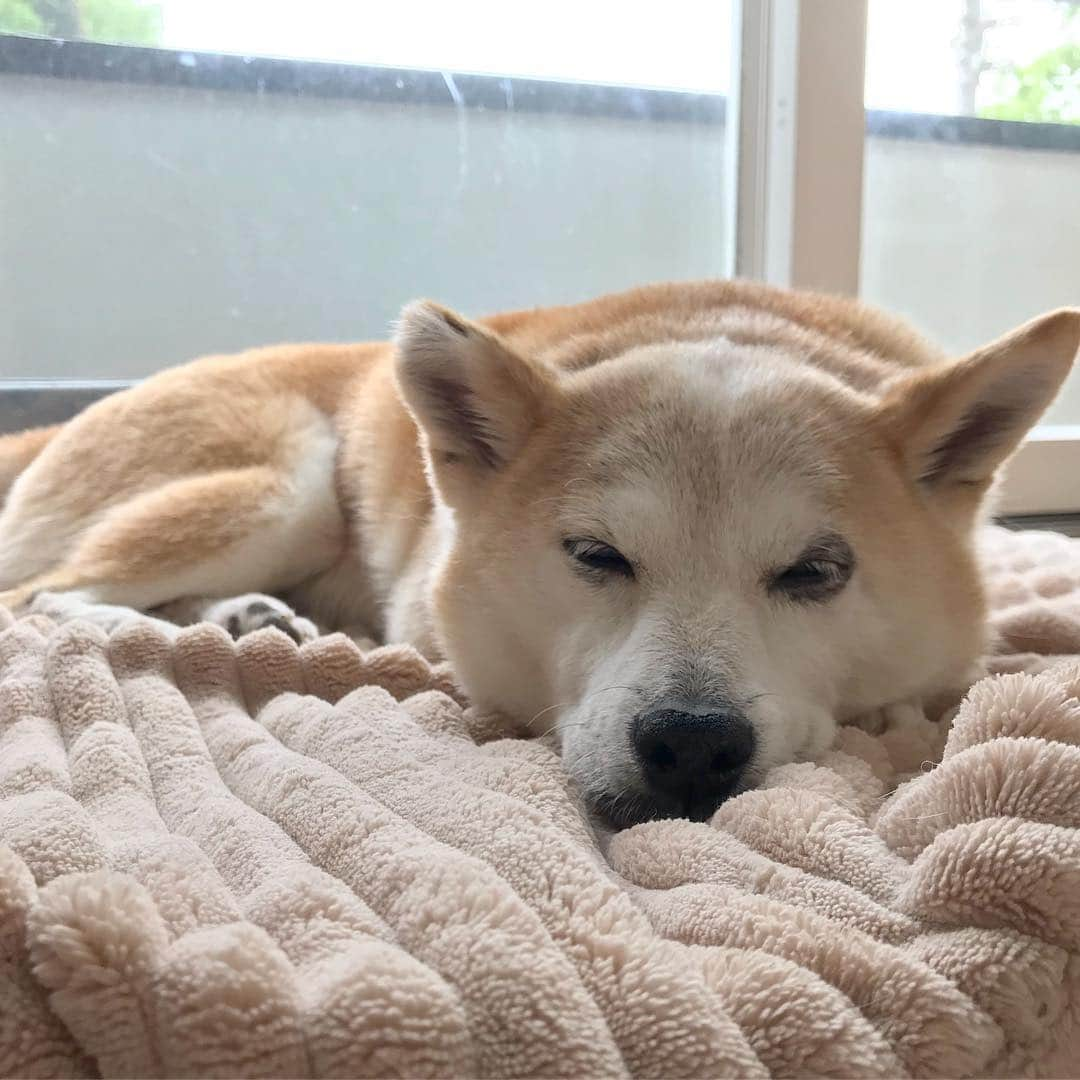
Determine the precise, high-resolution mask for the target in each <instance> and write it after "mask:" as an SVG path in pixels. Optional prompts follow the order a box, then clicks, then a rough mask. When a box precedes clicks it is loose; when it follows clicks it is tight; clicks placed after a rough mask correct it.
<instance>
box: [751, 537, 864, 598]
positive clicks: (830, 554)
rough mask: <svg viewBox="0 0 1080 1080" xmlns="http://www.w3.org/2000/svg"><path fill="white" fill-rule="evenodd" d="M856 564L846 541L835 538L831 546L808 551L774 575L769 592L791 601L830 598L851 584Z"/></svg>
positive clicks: (821, 546) (822, 546)
mask: <svg viewBox="0 0 1080 1080" xmlns="http://www.w3.org/2000/svg"><path fill="white" fill-rule="evenodd" d="M854 567H855V559H854V556H853V555H852V553H851V549H850V548H849V547H848V546H847V544H845V543H844V542H843V541H840V540H839V539H836V540H832V541H831V542H830V543H829V545H828V546H825V545H820V546H817V547H815V548H814V549H811V550H807V551H806V552H804V553H803V556H802V558H801V559H799V561H798V562H794V563H792V564H791V565H790V566H788V567H785V569H783V570H781V571H779V572H778V573H776V574H774V575H773V577H772V579H771V580H770V581H769V591H770V592H772V593H780V594H781V595H783V596H786V597H788V598H789V599H791V600H805V601H813V600H827V599H828V598H829V597H831V596H833V595H834V594H835V593H838V592H839V591H840V590H841V589H842V588H843V587H844V586H845V585H846V584H847V583H848V580H849V579H850V577H851V573H852V570H853V569H854Z"/></svg>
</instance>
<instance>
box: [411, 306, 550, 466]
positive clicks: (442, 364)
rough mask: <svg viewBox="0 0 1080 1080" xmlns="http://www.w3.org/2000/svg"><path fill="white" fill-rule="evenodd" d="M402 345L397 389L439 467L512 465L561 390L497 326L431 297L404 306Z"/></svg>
mask: <svg viewBox="0 0 1080 1080" xmlns="http://www.w3.org/2000/svg"><path fill="white" fill-rule="evenodd" d="M395 344H396V346H397V359H396V368H395V373H396V377H397V385H398V392H399V393H400V394H401V398H402V400H403V401H404V402H405V404H406V406H407V407H408V409H409V411H410V412H411V413H412V415H413V417H414V418H415V420H416V423H417V426H418V427H419V428H420V431H421V433H422V434H423V437H424V441H425V444H426V448H427V451H428V454H429V456H430V459H431V465H432V468H433V469H435V470H436V472H437V473H440V474H442V473H443V471H444V470H446V469H453V470H455V471H457V472H459V473H460V472H462V471H469V472H471V473H477V472H479V473H483V472H485V471H490V470H495V469H498V468H500V467H501V466H503V465H505V464H506V463H507V462H508V461H509V460H510V459H511V458H513V456H514V455H515V454H516V453H517V452H518V450H519V449H520V448H521V446H522V445H523V443H524V442H525V440H526V439H527V438H528V436H529V433H530V432H531V431H532V429H533V428H534V427H535V426H536V425H537V424H538V423H539V422H540V421H541V419H542V418H543V417H544V415H545V414H546V412H547V409H548V406H549V404H550V401H551V399H552V398H553V396H554V392H555V387H554V381H553V379H552V376H551V374H550V372H548V371H546V370H545V369H544V368H542V367H541V366H540V365H538V364H535V363H533V362H531V361H530V360H528V359H527V358H526V357H523V356H520V355H519V354H518V353H516V352H514V351H513V349H511V348H510V347H509V346H508V345H507V344H506V343H505V342H504V341H503V340H502V339H501V338H500V337H499V336H498V335H497V334H495V333H493V332H492V331H490V330H487V329H486V328H484V327H482V326H479V325H478V324H476V323H474V322H470V321H469V320H467V319H463V318H462V317H461V316H460V315H457V314H455V313H454V312H452V311H450V310H448V309H447V308H444V307H442V306H440V305H439V304H433V303H431V302H430V301H427V300H420V301H417V302H415V303H412V304H409V305H408V306H407V307H406V308H405V310H404V311H403V312H402V313H401V319H400V320H399V322H398V326H397V333H396V335H395Z"/></svg>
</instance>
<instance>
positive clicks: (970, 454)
mask: <svg viewBox="0 0 1080 1080" xmlns="http://www.w3.org/2000/svg"><path fill="white" fill-rule="evenodd" d="M1078 347H1080V308H1062V309H1061V310H1059V311H1054V312H1051V313H1050V314H1049V315H1043V316H1041V317H1040V318H1037V319H1032V320H1031V322H1028V323H1025V324H1024V325H1023V326H1021V327H1020V328H1019V329H1017V330H1014V331H1012V333H1009V334H1006V335H1005V336H1004V337H1002V338H999V339H998V340H997V341H994V342H992V343H991V344H989V345H986V346H984V347H983V348H981V349H978V350H976V351H975V352H973V353H971V354H970V355H969V356H966V357H964V358H963V359H960V360H954V361H948V362H946V363H942V364H937V365H934V366H933V367H930V368H923V369H921V370H918V371H914V372H912V373H911V374H910V375H907V376H904V377H903V378H902V379H901V380H900V381H899V382H898V383H897V384H896V385H895V386H894V387H893V388H892V390H891V391H890V393H889V395H888V397H887V398H886V400H885V402H884V403H883V406H882V408H883V411H884V419H885V423H886V428H887V430H888V432H889V436H890V439H891V441H893V442H894V444H895V445H896V446H897V447H898V449H899V450H900V453H901V454H902V456H903V458H904V460H905V463H906V464H907V466H908V468H909V469H910V473H911V476H912V477H913V479H915V480H916V481H917V482H918V483H919V484H920V485H922V486H923V487H924V488H926V489H934V490H941V489H943V488H949V487H953V486H955V485H958V484H960V485H966V486H969V487H979V486H985V485H987V484H989V482H990V481H991V480H992V479H993V478H994V473H995V471H996V470H997V469H998V467H999V466H1000V465H1001V464H1002V463H1003V462H1004V461H1005V459H1006V458H1008V457H1009V455H1010V454H1011V453H1012V452H1013V451H1014V450H1015V449H1016V448H1017V447H1018V446H1019V445H1020V441H1021V440H1022V439H1023V437H1024V435H1025V434H1027V432H1028V430H1029V429H1030V428H1031V427H1032V426H1034V424H1035V423H1036V421H1037V420H1038V419H1039V417H1040V416H1041V415H1042V414H1043V412H1044V411H1045V410H1046V408H1047V406H1049V404H1050V402H1051V401H1053V400H1054V397H1055V395H1056V394H1057V392H1058V390H1059V389H1060V388H1061V384H1062V383H1063V382H1064V381H1065V377H1066V376H1067V375H1068V374H1069V369H1070V368H1071V367H1072V363H1073V359H1074V357H1075V356H1076V352H1077V348H1078Z"/></svg>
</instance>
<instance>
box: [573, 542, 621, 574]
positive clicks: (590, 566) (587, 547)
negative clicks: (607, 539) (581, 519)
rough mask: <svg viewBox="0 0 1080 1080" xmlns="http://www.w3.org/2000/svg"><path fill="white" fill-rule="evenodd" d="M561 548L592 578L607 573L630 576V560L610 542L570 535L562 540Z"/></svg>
mask: <svg viewBox="0 0 1080 1080" xmlns="http://www.w3.org/2000/svg"><path fill="white" fill-rule="evenodd" d="M563 550H565V552H566V553H567V555H569V556H570V558H571V559H573V560H574V562H575V563H576V564H577V567H578V568H579V569H580V570H581V571H582V572H583V573H586V574H588V575H589V577H592V578H603V577H608V576H609V575H614V576H618V577H625V578H632V577H633V576H634V568H633V566H631V565H630V560H629V559H627V558H626V556H625V555H623V554H622V553H621V552H619V551H616V550H615V548H613V547H612V546H611V545H610V544H605V543H603V542H602V541H600V540H590V539H588V538H582V537H576V536H571V537H567V539H565V540H564V541H563Z"/></svg>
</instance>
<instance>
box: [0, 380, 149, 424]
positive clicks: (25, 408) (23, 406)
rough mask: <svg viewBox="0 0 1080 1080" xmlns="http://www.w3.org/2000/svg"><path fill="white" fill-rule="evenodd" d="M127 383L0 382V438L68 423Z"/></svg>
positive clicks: (110, 381) (123, 381)
mask: <svg viewBox="0 0 1080 1080" xmlns="http://www.w3.org/2000/svg"><path fill="white" fill-rule="evenodd" d="M130 385H131V383H130V382H129V381H126V380H114V379H101V380H87V381H85V382H84V381H80V380H61V379H57V380H55V381H52V380H44V379H43V380H40V381H37V380H35V381H33V382H30V381H26V382H23V381H15V380H11V381H3V380H0V435H6V434H8V433H9V432H12V431H24V430H25V429H26V428H32V427H47V426H48V425H49V424H59V423H62V422H63V421H64V420H70V419H71V418H72V417H73V416H74V415H75V414H76V413H80V412H82V410H83V409H85V408H86V406H87V405H92V404H93V403H94V402H95V401H97V400H98V399H99V398H103V397H105V396H106V395H108V394H112V393H115V392H116V391H117V390H123V389H124V387H126V386H130Z"/></svg>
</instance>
